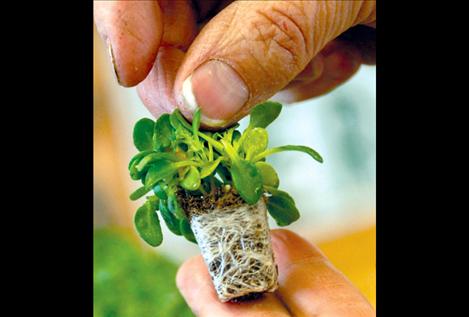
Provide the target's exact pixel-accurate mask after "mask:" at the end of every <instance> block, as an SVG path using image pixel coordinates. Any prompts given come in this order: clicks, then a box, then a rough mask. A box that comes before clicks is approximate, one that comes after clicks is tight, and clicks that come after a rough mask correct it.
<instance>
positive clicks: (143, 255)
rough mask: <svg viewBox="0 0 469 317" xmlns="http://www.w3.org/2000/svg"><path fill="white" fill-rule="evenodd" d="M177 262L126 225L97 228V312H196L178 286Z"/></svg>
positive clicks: (111, 315) (113, 315)
mask: <svg viewBox="0 0 469 317" xmlns="http://www.w3.org/2000/svg"><path fill="white" fill-rule="evenodd" d="M176 271H177V266H176V264H175V263H173V262H172V261H169V260H168V259H167V258H165V257H163V256H160V255H157V254H156V253H154V252H149V251H148V250H143V249H142V247H141V246H139V245H138V244H137V243H136V241H135V240H133V239H132V236H131V233H129V232H126V231H125V230H123V229H120V230H119V229H109V228H108V229H97V230H95V232H94V316H96V317H97V316H102V317H117V316H119V317H137V316H141V317H145V316H175V317H179V316H180V317H183V316H193V314H192V312H191V311H190V309H189V308H188V307H187V305H186V303H185V302H184V300H183V299H182V297H181V296H180V295H179V292H178V291H177V289H176V284H175V281H174V276H175V274H176Z"/></svg>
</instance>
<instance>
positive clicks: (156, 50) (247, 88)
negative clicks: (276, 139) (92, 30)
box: [95, 0, 376, 127]
mask: <svg viewBox="0 0 469 317" xmlns="http://www.w3.org/2000/svg"><path fill="white" fill-rule="evenodd" d="M375 20H376V4H375V2H374V1H329V0H328V1H235V2H232V3H231V1H183V0H181V1H168V0H165V1H163V0H160V1H119V2H114V1H96V2H95V21H96V25H97V28H98V31H99V33H100V34H101V36H102V37H103V39H104V40H105V41H106V43H107V45H108V47H109V52H110V54H111V56H112V60H113V64H114V68H115V73H116V76H117V79H118V81H119V83H120V84H121V85H123V86H125V87H131V86H135V85H138V86H137V89H138V93H139V95H140V97H141V99H142V101H143V103H144V104H145V106H146V107H147V108H148V109H149V110H150V112H151V113H152V114H153V115H154V116H155V117H158V116H159V115H160V114H162V113H165V112H171V110H172V109H174V107H175V106H177V107H179V108H180V109H181V111H182V112H183V113H184V115H185V116H186V117H187V118H189V119H190V118H191V116H192V111H193V109H191V108H188V107H187V105H186V104H185V102H184V98H183V97H182V84H183V82H184V80H186V79H187V78H188V77H189V76H190V75H191V74H193V76H194V77H193V81H192V82H193V85H192V88H193V91H194V94H195V96H196V100H197V103H198V105H199V106H200V107H201V109H202V113H203V114H204V116H203V118H202V122H203V123H204V124H205V126H210V125H212V126H217V125H218V126H219V127H221V126H227V125H229V124H231V123H233V122H236V121H238V120H239V119H240V118H242V117H243V116H245V115H246V114H247V113H248V112H249V110H250V109H251V107H252V106H254V105H255V104H257V103H259V102H261V101H264V100H266V99H268V98H270V97H272V96H274V95H275V98H276V99H277V100H279V101H284V102H293V101H300V100H305V99H309V98H312V97H316V96H319V95H322V94H324V93H327V92H329V91H330V90H332V89H334V88H335V87H337V86H338V85H340V84H341V83H343V82H344V81H346V80H347V79H349V78H350V77H351V76H352V75H353V74H354V73H355V72H356V71H357V70H358V68H359V66H360V65H361V64H373V63H374V43H370V42H373V41H374V35H373V36H371V37H370V36H363V34H370V30H372V31H371V32H374V27H375ZM358 25H366V26H367V27H368V29H369V30H364V29H367V28H363V27H362V28H361V29H360V30H361V32H352V33H353V34H354V35H353V36H352V37H348V39H347V40H341V39H337V37H338V36H339V35H341V34H343V33H344V32H346V33H347V31H348V30H349V29H350V28H353V27H354V26H358ZM202 27H203V28H202ZM355 29H356V28H355ZM357 39H358V40H357ZM360 39H362V40H360ZM363 39H365V41H364V40H363ZM368 39H370V40H368ZM213 60H215V61H220V62H222V63H223V65H225V66H226V67H225V68H230V69H232V70H233V72H231V76H230V78H229V79H230V80H228V83H234V82H235V81H236V82H238V81H240V82H241V84H240V85H241V86H240V85H235V84H233V85H231V84H230V85H226V84H225V85H224V86H220V85H218V86H217V84H219V81H218V80H216V78H211V77H210V76H208V75H207V72H205V73H203V74H202V72H194V71H195V70H196V69H197V68H198V67H200V66H201V65H204V64H205V63H207V62H208V61H213ZM214 72H215V73H216V71H214ZM209 74H210V72H209ZM240 87H242V89H241V88H240ZM232 103H233V104H232ZM207 118H210V119H215V120H218V121H219V122H218V123H216V124H215V123H212V122H211V121H210V120H207Z"/></svg>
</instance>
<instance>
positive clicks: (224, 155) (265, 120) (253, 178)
mask: <svg viewBox="0 0 469 317" xmlns="http://www.w3.org/2000/svg"><path fill="white" fill-rule="evenodd" d="M281 108H282V105H281V104H279V103H276V102H271V101H267V102H265V103H262V104H259V105H257V106H256V107H255V108H254V109H253V110H252V111H251V116H250V122H249V126H248V127H247V128H246V129H245V130H244V131H243V132H242V133H241V132H240V131H238V130H237V128H238V127H239V125H235V126H233V127H231V128H228V129H225V130H223V131H218V132H210V131H201V130H200V129H199V128H200V110H198V111H196V112H195V114H194V117H193V120H192V124H189V123H188V122H187V121H186V119H185V118H184V117H183V116H182V115H181V113H180V112H179V110H175V111H174V112H173V113H172V114H164V115H162V116H160V117H159V118H158V120H156V122H155V121H153V120H151V119H147V118H144V119H141V120H139V121H138V122H137V123H136V124H135V127H134V131H133V140H134V144H135V146H136V148H137V149H138V150H139V151H140V152H139V153H138V154H137V155H135V156H134V157H133V158H132V159H131V161H130V163H129V171H130V176H131V178H132V179H134V180H140V181H141V182H142V186H141V187H140V188H138V189H137V190H136V191H135V192H133V193H132V194H131V195H130V198H131V199H132V200H136V199H139V198H141V197H143V196H145V195H147V194H150V195H148V196H147V197H146V201H145V203H144V204H143V205H142V206H141V207H140V208H139V209H138V210H137V212H136V214H135V218H134V222H135V227H136V229H137V231H138V233H139V235H140V237H141V238H142V239H143V240H144V241H146V242H147V243H148V244H150V245H151V246H155V247H156V246H158V245H160V244H161V243H162V241H163V236H162V233H161V227H160V221H159V217H158V213H157V212H156V211H159V214H160V216H161V218H163V220H164V222H165V223H166V225H167V227H168V229H169V230H170V231H171V232H173V233H174V234H176V235H182V236H184V237H185V238H186V239H187V240H189V241H191V242H195V243H198V245H199V247H200V249H201V251H202V255H203V257H204V260H205V262H206V264H207V267H208V269H209V272H210V274H211V277H212V280H213V282H214V286H215V289H216V291H217V294H218V296H219V298H220V300H222V301H228V300H234V299H237V300H240V299H244V298H246V297H252V296H255V295H256V294H261V293H263V292H265V291H274V290H275V289H276V288H277V269H276V265H275V261H274V258H273V253H272V248H271V243H270V235H269V228H268V224H267V218H266V210H267V211H268V213H269V214H270V215H271V216H272V217H273V218H274V219H275V221H276V223H277V224H278V225H279V226H286V225H289V224H290V223H292V222H294V221H296V220H297V219H298V218H299V216H300V214H299V212H298V209H297V208H296V206H295V202H294V200H293V198H292V197H291V196H290V195H289V194H287V193H286V192H284V191H282V190H279V189H278V187H279V178H278V175H277V173H276V172H275V169H274V168H273V167H272V166H271V165H270V164H268V163H267V162H265V159H266V157H267V156H269V155H271V154H274V153H278V152H282V151H300V152H304V153H306V154H308V155H310V156H311V157H312V158H313V159H315V160H316V161H318V162H322V161H323V160H322V158H321V156H320V155H319V154H318V153H317V152H316V151H314V150H313V149H311V148H309V147H306V146H300V145H285V146H280V147H274V148H268V134H267V131H266V129H265V128H266V127H267V126H268V125H269V124H270V123H272V121H274V120H275V119H276V118H277V117H278V115H279V114H280V111H281Z"/></svg>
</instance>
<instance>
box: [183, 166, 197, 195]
mask: <svg viewBox="0 0 469 317" xmlns="http://www.w3.org/2000/svg"><path fill="white" fill-rule="evenodd" d="M200 178H201V176H200V173H199V170H198V169H197V167H195V166H190V167H189V172H187V174H186V175H185V176H184V179H183V180H182V181H181V182H180V183H179V184H180V185H181V187H182V188H184V189H186V190H191V191H194V190H197V189H199V187H200Z"/></svg>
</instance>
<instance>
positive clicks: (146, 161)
mask: <svg viewBox="0 0 469 317" xmlns="http://www.w3.org/2000/svg"><path fill="white" fill-rule="evenodd" d="M161 160H166V161H172V162H177V161H178V160H179V158H178V157H177V156H176V155H175V154H173V153H166V152H158V153H151V154H148V155H147V156H145V157H144V158H143V159H142V160H141V161H140V162H139V163H138V164H137V165H136V166H135V168H136V170H137V171H138V172H143V171H145V170H146V169H147V168H148V167H150V165H152V164H154V163H155V162H157V161H161Z"/></svg>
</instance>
